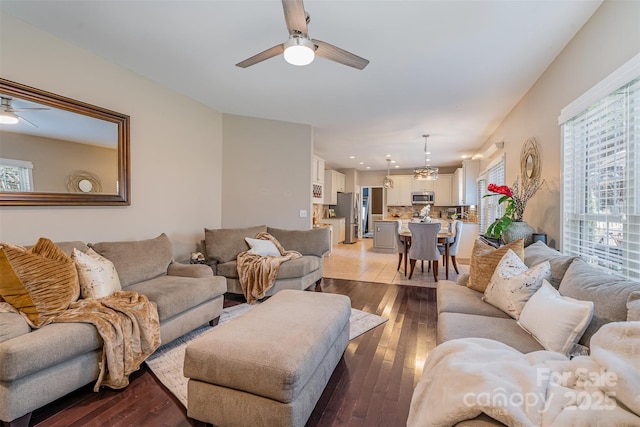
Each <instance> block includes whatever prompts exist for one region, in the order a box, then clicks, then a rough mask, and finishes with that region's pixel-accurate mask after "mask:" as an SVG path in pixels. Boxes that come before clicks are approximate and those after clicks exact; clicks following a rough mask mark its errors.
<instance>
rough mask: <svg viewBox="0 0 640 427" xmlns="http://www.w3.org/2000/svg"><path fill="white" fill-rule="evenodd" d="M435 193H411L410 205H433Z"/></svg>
mask: <svg viewBox="0 0 640 427" xmlns="http://www.w3.org/2000/svg"><path fill="white" fill-rule="evenodd" d="M435 198H436V193H434V192H433V191H414V192H413V193H411V204H413V205H430V204H433V202H434V201H435Z"/></svg>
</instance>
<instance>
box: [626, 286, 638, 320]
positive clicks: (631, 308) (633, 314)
mask: <svg viewBox="0 0 640 427" xmlns="http://www.w3.org/2000/svg"><path fill="white" fill-rule="evenodd" d="M627 321H629V322H637V321H640V292H632V293H631V294H630V295H629V299H628V300H627Z"/></svg>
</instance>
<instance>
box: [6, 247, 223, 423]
mask: <svg viewBox="0 0 640 427" xmlns="http://www.w3.org/2000/svg"><path fill="white" fill-rule="evenodd" d="M58 246H59V247H61V248H62V249H63V250H64V251H65V252H66V253H67V254H71V252H72V251H73V248H77V249H78V250H81V251H86V250H88V246H87V245H85V243H83V242H64V243H58ZM89 246H90V247H92V248H93V249H94V250H95V251H96V252H98V253H100V254H101V255H102V256H104V257H106V258H107V259H109V260H110V261H111V262H113V264H114V265H115V267H116V271H117V272H118V277H119V278H120V282H121V285H122V289H123V290H127V291H135V292H138V293H139V294H142V295H145V296H147V297H148V298H149V300H150V301H151V302H153V303H154V304H155V305H156V307H157V310H158V316H159V318H160V335H161V340H162V343H163V344H164V343H167V342H170V341H172V340H174V339H175V338H178V337H179V336H181V335H183V334H185V333H187V332H189V331H191V330H193V329H195V328H197V327H199V326H201V325H203V324H205V323H207V322H210V323H212V324H215V323H216V322H217V319H218V318H219V316H220V314H221V313H222V307H223V302H224V293H225V291H226V284H225V281H224V279H223V278H221V277H215V276H214V275H213V274H212V271H211V269H210V268H209V267H207V266H206V265H197V264H194V265H184V264H178V263H175V262H173V250H172V246H171V242H170V241H169V239H168V237H167V236H166V235H165V234H162V235H160V236H159V237H157V238H155V239H150V240H144V241H132V242H103V243H96V244H91V245H89ZM101 355H102V339H101V338H100V335H99V334H98V333H97V331H96V329H95V327H94V326H93V325H91V324H88V323H52V324H49V325H47V326H44V327H42V328H39V329H33V330H31V328H30V327H29V325H28V324H27V322H26V321H25V320H24V319H23V318H22V317H21V316H20V315H18V314H14V313H0V420H2V421H4V422H14V424H18V425H27V424H28V421H29V418H30V415H31V412H32V411H34V410H35V409H37V408H40V407H41V406H44V405H46V404H48V403H50V402H53V401H54V400H56V399H58V398H60V397H62V396H64V395H66V394H68V393H70V392H72V391H73V390H75V389H77V388H79V387H82V386H84V385H86V384H89V383H92V382H94V381H95V380H96V379H97V378H98V373H99V367H98V363H99V362H100V361H101V357H102V356H101Z"/></svg>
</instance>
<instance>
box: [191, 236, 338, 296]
mask: <svg viewBox="0 0 640 427" xmlns="http://www.w3.org/2000/svg"><path fill="white" fill-rule="evenodd" d="M261 232H267V233H269V234H271V235H272V236H273V237H275V238H276V239H277V240H278V242H280V244H281V245H282V247H283V248H284V249H285V250H294V251H298V252H300V253H301V254H302V258H298V259H292V260H289V261H285V262H284V263H282V264H281V265H280V269H279V271H278V275H277V276H276V282H275V284H274V285H273V287H272V288H271V289H269V290H268V291H267V292H266V294H265V296H270V295H273V294H274V293H276V292H278V291H280V290H282V289H296V290H305V289H309V288H310V287H312V286H314V285H316V284H319V283H320V281H321V280H322V273H323V266H324V256H325V255H326V254H327V253H328V252H329V249H331V241H330V234H329V230H328V229H326V228H314V229H311V230H285V229H280V228H273V227H267V226H266V225H259V226H256V227H246V228H222V229H208V228H205V230H204V241H203V242H202V243H203V246H204V252H205V254H206V258H207V262H208V263H209V266H210V267H211V268H212V269H213V272H214V274H215V275H217V276H224V277H225V278H226V279H227V292H230V293H234V294H243V291H242V286H241V285H240V280H239V278H238V269H237V265H238V264H237V262H236V258H237V257H238V255H239V254H240V253H241V252H243V251H246V250H248V249H249V245H248V244H247V242H246V241H245V237H248V238H251V239H253V238H255V237H256V235H257V234H258V233H261Z"/></svg>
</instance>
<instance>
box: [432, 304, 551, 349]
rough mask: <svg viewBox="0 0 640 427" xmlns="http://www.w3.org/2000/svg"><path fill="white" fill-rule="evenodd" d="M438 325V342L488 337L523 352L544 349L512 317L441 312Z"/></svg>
mask: <svg viewBox="0 0 640 427" xmlns="http://www.w3.org/2000/svg"><path fill="white" fill-rule="evenodd" d="M437 327H438V344H440V343H442V342H445V341H450V340H453V339H458V338H488V339H493V340H496V341H500V342H503V343H505V344H507V345H508V346H511V347H513V348H515V349H516V350H518V351H521V352H523V353H530V352H532V351H537V350H544V348H543V347H542V346H541V345H540V343H538V341H536V340H535V339H534V338H533V337H532V336H531V335H529V334H528V333H527V332H526V331H524V330H523V329H522V328H521V327H520V326H518V323H517V322H516V321H515V320H513V319H511V318H499V317H489V316H479V315H477V314H464V313H441V314H440V315H439V316H438V325H437Z"/></svg>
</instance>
